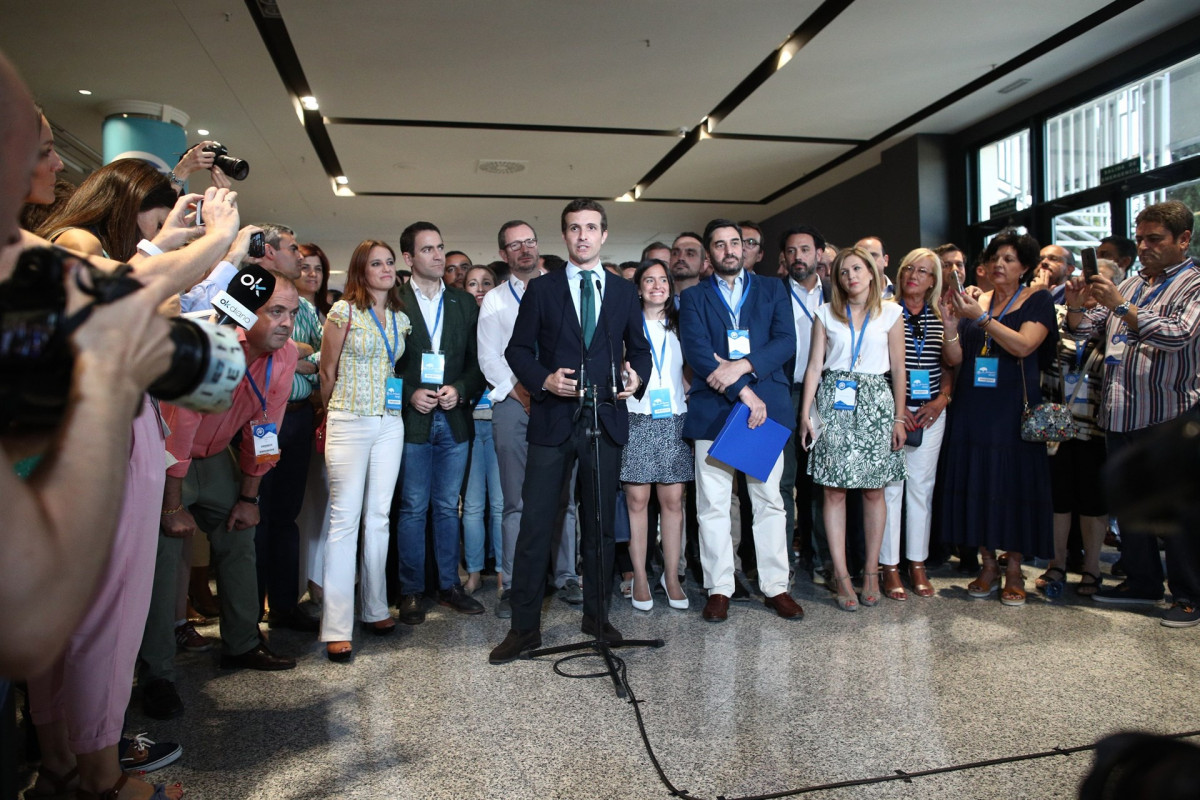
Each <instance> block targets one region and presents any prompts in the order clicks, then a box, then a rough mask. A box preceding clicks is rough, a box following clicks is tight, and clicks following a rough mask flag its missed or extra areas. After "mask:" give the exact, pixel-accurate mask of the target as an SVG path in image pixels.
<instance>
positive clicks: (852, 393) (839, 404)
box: [833, 378, 858, 411]
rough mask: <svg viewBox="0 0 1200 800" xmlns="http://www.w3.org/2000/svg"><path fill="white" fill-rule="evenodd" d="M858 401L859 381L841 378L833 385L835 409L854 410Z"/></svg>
mask: <svg viewBox="0 0 1200 800" xmlns="http://www.w3.org/2000/svg"><path fill="white" fill-rule="evenodd" d="M857 403H858V381H852V380H847V379H845V378H843V379H842V380H839V381H838V382H837V384H836V385H835V386H834V387H833V408H834V410H835V411H853V410H854V406H855V405H856V404H857Z"/></svg>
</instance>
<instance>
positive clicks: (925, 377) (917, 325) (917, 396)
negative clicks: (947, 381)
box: [900, 303, 933, 400]
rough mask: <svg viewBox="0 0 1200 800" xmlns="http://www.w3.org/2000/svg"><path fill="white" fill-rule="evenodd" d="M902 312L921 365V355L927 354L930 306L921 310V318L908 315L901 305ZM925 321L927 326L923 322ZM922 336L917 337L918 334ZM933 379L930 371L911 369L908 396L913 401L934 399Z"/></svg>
mask: <svg viewBox="0 0 1200 800" xmlns="http://www.w3.org/2000/svg"><path fill="white" fill-rule="evenodd" d="M900 310H901V311H903V312H904V321H905V323H907V325H908V329H909V331H910V332H911V333H912V340H913V352H914V353H915V354H916V356H917V363H918V364H920V363H921V354H922V353H924V352H925V337H926V335H927V334H928V332H929V329H928V324H929V323H928V319H927V318H926V313H927V312H928V311H929V305H928V304H926V305H925V307H924V308H922V309H921V313H920V315H919V316H914V315H912V314H909V313H908V309H907V308H905V307H904V304H903V303H901V305H900ZM922 320H925V325H922V324H921V321H922ZM918 331H919V332H920V334H921V335H920V336H917V332H918ZM932 380H933V378H932V376H931V373H930V370H927V369H910V370H909V371H908V396H909V397H911V398H912V399H913V400H929V399H931V398H932V397H933V395H931V394H930V389H931V387H930V383H931V382H932Z"/></svg>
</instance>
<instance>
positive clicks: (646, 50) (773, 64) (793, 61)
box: [0, 0, 1200, 266]
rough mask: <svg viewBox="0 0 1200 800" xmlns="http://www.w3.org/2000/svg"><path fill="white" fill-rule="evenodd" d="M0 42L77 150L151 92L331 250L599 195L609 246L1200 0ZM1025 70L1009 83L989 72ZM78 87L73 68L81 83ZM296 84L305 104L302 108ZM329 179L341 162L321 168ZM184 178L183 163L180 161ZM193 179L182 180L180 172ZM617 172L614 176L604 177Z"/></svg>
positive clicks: (343, 10)
mask: <svg viewBox="0 0 1200 800" xmlns="http://www.w3.org/2000/svg"><path fill="white" fill-rule="evenodd" d="M0 8H3V19H4V24H3V26H2V27H0V48H2V49H3V50H4V51H5V53H6V54H7V55H8V56H9V58H10V59H11V60H12V61H14V63H16V65H17V67H18V69H19V70H20V71H21V73H22V74H23V76H24V77H25V79H26V81H27V82H28V83H29V85H30V87H31V88H32V89H33V91H34V92H35V94H36V95H37V96H38V99H39V100H40V101H41V102H42V104H43V105H44V107H45V109H46V111H47V114H48V116H49V117H50V119H51V121H52V123H53V124H54V125H55V127H56V129H57V130H58V131H59V139H60V143H61V144H62V148H63V150H64V151H65V155H67V156H68V157H69V160H71V161H72V163H75V164H77V165H81V166H84V167H86V165H87V164H88V163H89V162H90V161H91V159H94V158H96V154H97V151H99V150H100V148H101V136H100V132H101V124H102V122H103V115H102V112H101V108H102V107H103V106H105V104H107V103H111V102H112V101H114V100H124V99H128V100H142V101H150V102H154V103H163V104H167V105H170V106H173V107H175V108H178V109H180V110H181V111H183V112H184V113H185V114H187V115H188V118H189V121H188V123H187V126H186V127H187V129H188V134H189V138H190V141H197V140H199V139H200V138H202V135H201V134H199V133H198V131H199V130H200V129H204V130H208V131H210V132H211V133H210V134H209V135H210V136H211V137H212V138H216V139H219V140H220V141H222V142H223V143H224V144H225V145H226V146H227V147H228V148H229V150H230V153H231V154H233V155H236V156H238V157H241V158H245V159H247V160H248V161H250V163H251V173H250V177H249V178H248V179H247V180H246V181H245V182H244V183H242V184H239V185H238V187H237V188H238V189H239V191H240V193H241V197H242V201H241V206H242V208H243V211H244V215H245V218H246V221H256V220H257V221H265V220H271V221H278V222H283V223H285V224H289V225H291V226H293V227H294V228H296V229H297V232H298V234H299V237H300V239H301V240H302V241H309V240H311V241H316V242H318V243H320V244H321V245H322V246H323V247H324V248H325V249H326V251H327V252H328V253H329V254H330V256H331V258H332V259H333V261H334V263H335V266H336V265H338V264H339V263H343V262H344V261H345V259H346V258H347V257H348V255H349V253H350V251H351V250H352V249H353V247H354V245H355V244H357V242H358V241H360V240H361V239H364V238H368V237H370V238H383V239H386V240H388V241H395V240H397V239H398V237H399V233H400V231H401V230H402V229H403V228H404V226H405V225H407V224H408V223H410V222H412V221H414V220H417V219H427V220H430V221H433V222H435V223H437V224H438V225H439V226H440V227H441V229H442V231H443V235H444V238H445V241H446V245H447V248H448V249H450V248H453V249H459V250H464V251H466V252H467V253H468V254H469V255H470V256H471V257H472V259H474V260H477V261H478V260H485V261H486V260H492V259H494V258H496V256H497V253H496V246H495V232H496V230H497V229H498V228H499V226H500V225H501V224H502V223H503V222H504V221H506V220H508V219H512V218H523V219H526V220H529V221H530V222H532V223H533V224H534V227H535V228H536V229H537V230H538V232H539V234H540V236H541V239H542V242H543V250H545V251H548V252H555V251H561V250H562V249H563V248H562V247H561V246H560V244H561V243H560V240H559V238H558V235H557V229H558V216H559V212H560V211H561V208H562V206H563V205H564V202H565V199H567V198H572V197H575V196H589V197H596V198H599V199H602V200H603V199H607V200H611V201H613V202H611V203H609V204H608V211H609V218H610V223H609V224H610V236H609V239H608V243H607V245H606V248H605V257H606V259H611V260H615V261H620V260H626V259H629V258H635V257H637V255H638V253H640V251H641V249H642V247H643V246H644V245H645V244H646V243H648V242H650V241H653V240H655V239H665V240H668V241H669V240H670V238H671V237H672V236H673V235H674V234H675V233H676V232H678V231H680V230H685V229H697V228H700V227H702V226H703V224H704V222H705V221H706V220H707V219H709V218H711V217H714V216H732V217H734V218H744V217H750V218H760V219H761V218H766V217H769V216H772V215H774V214H776V213H779V212H780V211H783V210H785V209H787V208H788V207H790V206H792V205H794V204H795V203H797V202H800V201H802V200H804V199H807V198H808V197H811V196H813V195H814V194H816V193H818V192H820V191H821V190H823V189H825V188H827V187H829V186H830V185H833V184H836V183H837V182H840V181H842V180H845V179H847V178H849V177H851V176H853V175H855V174H857V173H859V172H861V171H862V170H864V169H867V168H869V167H871V166H872V165H874V164H876V163H878V160H879V154H880V153H881V152H882V150H883V149H886V147H888V146H890V145H891V144H894V143H895V142H897V141H900V140H902V139H904V138H906V137H908V136H911V135H913V134H915V133H954V132H956V131H959V130H961V129H963V128H965V127H967V126H969V125H971V124H972V123H974V122H976V121H978V120H980V119H983V118H985V117H987V116H990V115H992V114H995V113H997V112H999V111H1001V110H1003V109H1004V108H1007V107H1013V106H1016V107H1019V104H1020V103H1021V101H1022V99H1023V98H1026V97H1029V96H1031V95H1033V94H1035V93H1037V92H1039V91H1042V90H1044V89H1045V88H1046V87H1048V86H1050V85H1052V84H1054V83H1056V82H1058V81H1060V80H1063V79H1064V78H1067V77H1069V76H1071V75H1073V74H1076V73H1078V72H1080V71H1082V70H1084V69H1086V68H1088V67H1089V66H1092V65H1095V64H1096V63H1099V62H1101V61H1103V60H1105V59H1108V58H1110V57H1111V56H1112V55H1113V54H1115V53H1118V52H1120V51H1122V50H1124V49H1126V48H1128V47H1130V46H1133V45H1134V44H1136V43H1137V42H1138V41H1141V40H1145V39H1148V38H1151V37H1153V36H1154V35H1156V34H1158V33H1161V32H1162V31H1164V30H1166V29H1167V28H1169V27H1171V26H1173V25H1176V24H1178V23H1180V22H1181V21H1183V20H1186V19H1188V18H1190V17H1192V16H1194V15H1195V14H1197V13H1198V12H1200V3H1197V2H1193V1H1192V0H1188V1H1187V2H1184V1H1183V0H1140V1H1139V0H1117V2H1104V0H1056V1H1055V2H1053V3H1045V2H1032V1H1031V0H1010V1H1009V2H1005V3H997V2H995V1H994V0H908V1H907V2H895V0H825V1H824V2H821V0H755V2H753V3H750V2H732V1H731V0H608V1H607V2H603V3H588V4H582V3H564V2H561V0H513V1H512V2H471V1H470V0H437V1H436V2H435V1H434V0H405V2H380V1H379V0H339V1H338V2H329V0H279V2H277V3H276V2H266V1H265V0H249V2H243V1H242V0H227V1H226V2H218V1H216V0H189V2H177V1H171V0H153V1H152V0H107V1H106V2H103V3H79V2H66V0H42V2H38V3H29V2H24V1H23V0H0ZM1023 79H1028V83H1025V84H1022V85H1020V86H1018V87H1016V88H1015V89H1013V90H1011V91H1010V92H1008V93H1006V94H1000V93H999V92H998V91H997V90H998V89H1001V88H1004V87H1007V86H1009V85H1011V84H1013V83H1014V82H1017V81H1020V80H1023ZM80 90H87V91H89V92H91V94H90V95H83V94H81V93H80ZM302 97H308V98H310V99H309V100H308V101H307V102H308V104H309V105H310V106H312V108H310V109H305V108H304V104H303V103H302V101H301V98H302ZM338 178H341V179H342V181H341V182H339V181H338V180H337V179H338ZM199 183H201V185H202V184H203V181H200V182H199ZM193 188H195V187H194V186H193ZM618 197H621V198H624V199H625V200H626V201H632V202H617V201H616V198H618Z"/></svg>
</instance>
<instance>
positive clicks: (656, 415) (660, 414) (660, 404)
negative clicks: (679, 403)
mask: <svg viewBox="0 0 1200 800" xmlns="http://www.w3.org/2000/svg"><path fill="white" fill-rule="evenodd" d="M646 395H647V397H649V398H650V419H670V418H671V390H670V389H651V390H650V391H649V392H647V393H646Z"/></svg>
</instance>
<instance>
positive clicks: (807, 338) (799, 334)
mask: <svg viewBox="0 0 1200 800" xmlns="http://www.w3.org/2000/svg"><path fill="white" fill-rule="evenodd" d="M787 286H788V296H789V297H791V300H792V319H793V321H794V322H795V323H796V368H795V369H794V370H793V371H792V382H793V383H800V382H801V381H803V380H804V370H806V369H808V354H809V351H811V350H812V321H813V320H814V319H816V316H817V308H818V307H819V306H821V305H822V304H823V303H824V302H825V295H824V293H823V290H822V287H821V279H820V278H817V282H816V284H814V285H813V288H812V289H805V288H804V285H803V284H800V283H796V281H795V280H793V279H792V278H788V279H787ZM797 297H799V298H800V299H799V300H797V299H796V298H797ZM801 301H804V302H803V308H802V307H801ZM805 309H807V310H808V313H807V314H805V313H804V312H805ZM810 315H811V316H810Z"/></svg>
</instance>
